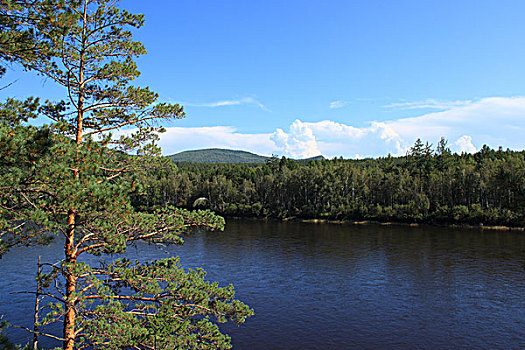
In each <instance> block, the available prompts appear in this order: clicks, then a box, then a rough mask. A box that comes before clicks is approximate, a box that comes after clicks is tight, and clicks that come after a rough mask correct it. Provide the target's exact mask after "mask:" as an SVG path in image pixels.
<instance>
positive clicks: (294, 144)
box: [271, 119, 321, 158]
mask: <svg viewBox="0 0 525 350" xmlns="http://www.w3.org/2000/svg"><path fill="white" fill-rule="evenodd" d="M271 140H272V141H273V142H274V143H275V145H276V146H277V147H278V148H279V149H280V150H282V152H283V153H284V154H286V155H289V156H292V157H293V158H309V157H314V156H318V155H320V154H321V152H320V151H319V148H318V147H317V141H316V140H315V136H314V133H313V131H312V129H311V128H310V127H309V126H308V124H306V123H303V122H301V121H300V120H299V119H297V120H295V121H294V122H293V123H292V125H290V130H289V132H288V133H286V132H284V131H283V130H282V129H277V130H276V131H275V132H274V133H273V134H272V136H271Z"/></svg>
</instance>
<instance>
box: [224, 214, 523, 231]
mask: <svg viewBox="0 0 525 350" xmlns="http://www.w3.org/2000/svg"><path fill="white" fill-rule="evenodd" d="M219 215H220V214H219ZM222 216H223V217H224V218H231V219H248V220H259V221H267V220H277V221H281V222H300V223H305V224H336V225H380V226H408V227H423V226H434V227H450V228H466V229H478V230H487V231H517V232H525V227H519V226H505V225H483V224H480V225H470V224H435V223H408V222H395V221H375V220H359V221H354V220H328V219H300V218H296V217H289V218H274V217H250V216H247V217H244V216H227V215H222Z"/></svg>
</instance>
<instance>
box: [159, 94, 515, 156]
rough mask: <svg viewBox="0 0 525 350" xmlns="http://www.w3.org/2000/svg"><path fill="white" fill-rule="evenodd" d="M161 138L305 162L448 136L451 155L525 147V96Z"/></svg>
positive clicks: (172, 148)
mask: <svg viewBox="0 0 525 350" xmlns="http://www.w3.org/2000/svg"><path fill="white" fill-rule="evenodd" d="M167 130H168V131H167V133H165V134H163V135H162V136H161V143H160V144H161V146H162V147H163V151H164V154H172V153H176V152H180V151H183V150H188V149H197V148H206V147H223V148H233V149H243V150H247V151H251V152H255V153H259V154H264V155H270V154H279V155H285V156H287V157H293V158H304V157H311V156H316V155H319V154H322V155H324V156H326V157H329V158H332V157H335V156H341V155H342V156H343V157H347V158H354V157H377V156H385V155H387V154H388V153H390V154H392V155H404V154H405V153H406V151H407V150H408V149H409V148H410V147H411V146H412V145H413V144H414V141H415V140H416V139H417V138H421V139H422V140H423V141H429V142H431V143H434V144H436V143H437V142H438V141H439V139H440V138H441V137H442V136H443V137H445V138H447V139H449V140H451V142H450V143H449V144H450V145H451V148H452V151H455V152H459V153H461V152H475V151H476V150H477V149H479V148H481V146H482V145H483V144H487V145H488V146H490V147H492V148H497V147H498V146H502V147H503V148H507V147H508V148H511V149H524V148H525V138H524V137H523V135H525V97H513V98H508V97H491V98H485V99H481V100H478V101H475V102H472V103H467V104H464V105H458V106H455V107H451V108H449V109H447V110H444V111H438V112H434V113H427V114H424V115H421V116H418V117H411V118H399V119H395V120H389V121H370V122H369V123H368V125H365V126H363V127H356V126H352V125H349V124H345V123H340V122H335V121H331V120H322V121H317V122H306V121H301V120H299V119H297V120H295V121H294V122H293V123H292V124H291V125H290V126H289V127H288V128H286V129H285V128H278V129H275V130H274V131H273V132H268V133H259V134H248V133H240V132H238V131H237V130H236V129H235V128H233V127H224V126H217V127H202V128H168V129H167Z"/></svg>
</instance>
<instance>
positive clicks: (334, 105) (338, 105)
mask: <svg viewBox="0 0 525 350" xmlns="http://www.w3.org/2000/svg"><path fill="white" fill-rule="evenodd" d="M349 103H350V102H348V101H341V100H336V101H332V102H330V106H329V108H330V109H339V108H343V107H344V106H346V105H347V104H349Z"/></svg>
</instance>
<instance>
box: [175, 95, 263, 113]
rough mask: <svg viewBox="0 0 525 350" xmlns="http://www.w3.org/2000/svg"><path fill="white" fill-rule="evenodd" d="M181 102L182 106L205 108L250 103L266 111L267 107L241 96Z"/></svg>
mask: <svg viewBox="0 0 525 350" xmlns="http://www.w3.org/2000/svg"><path fill="white" fill-rule="evenodd" d="M181 104H182V105H184V106H190V107H207V108H215V107H224V106H238V105H246V104H252V105H255V106H257V107H259V108H260V109H262V110H264V111H268V108H266V106H265V105H263V104H262V103H261V102H259V101H258V100H256V99H255V98H253V97H243V98H240V99H236V100H221V101H215V102H207V103H192V102H183V103H181Z"/></svg>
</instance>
